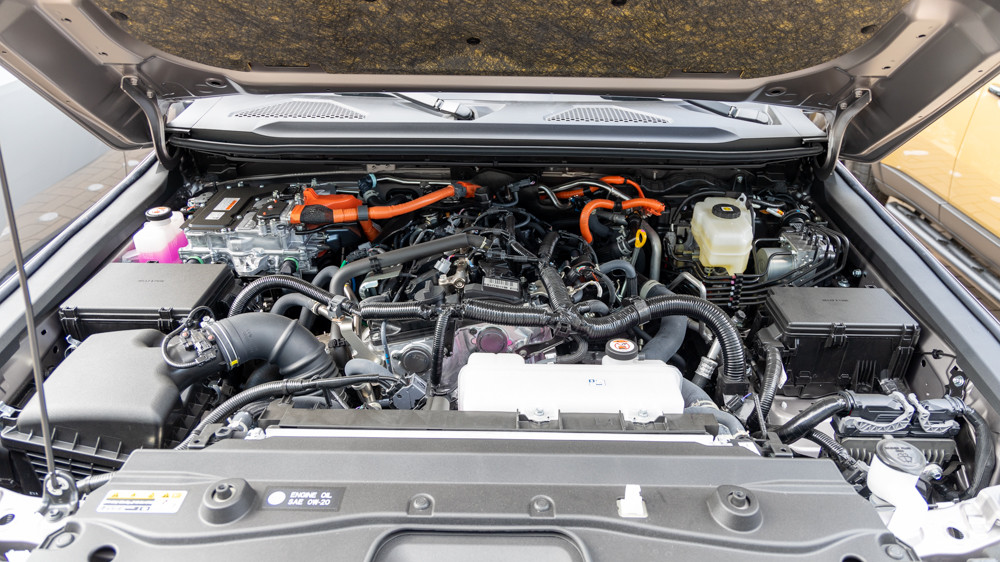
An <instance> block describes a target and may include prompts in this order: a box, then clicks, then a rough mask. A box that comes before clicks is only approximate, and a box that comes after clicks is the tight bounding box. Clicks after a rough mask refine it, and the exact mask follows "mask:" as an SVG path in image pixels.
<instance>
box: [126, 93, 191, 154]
mask: <svg viewBox="0 0 1000 562" xmlns="http://www.w3.org/2000/svg"><path fill="white" fill-rule="evenodd" d="M121 88H122V91H123V92H125V94H126V95H127V96H128V97H130V98H132V101H134V102H135V103H136V105H138V106H139V109H141V110H142V112H143V113H144V114H145V115H146V120H147V121H148V122H149V135H150V137H151V138H152V139H153V149H154V150H155V151H156V158H157V160H159V161H160V164H162V165H163V167H164V168H166V169H168V170H172V169H174V168H175V167H177V163H178V162H179V160H180V156H179V154H178V153H177V152H171V151H170V150H169V149H168V148H167V133H166V122H165V120H164V115H163V110H162V109H161V108H160V104H159V101H158V100H157V99H156V94H155V93H154V92H153V90H150V89H146V88H143V87H142V85H141V83H140V82H139V79H138V78H137V77H135V76H123V77H122V82H121Z"/></svg>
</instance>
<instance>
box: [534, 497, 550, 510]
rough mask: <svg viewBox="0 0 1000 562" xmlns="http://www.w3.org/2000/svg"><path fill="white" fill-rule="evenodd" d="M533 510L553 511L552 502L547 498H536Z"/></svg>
mask: <svg viewBox="0 0 1000 562" xmlns="http://www.w3.org/2000/svg"><path fill="white" fill-rule="evenodd" d="M531 509H534V510H535V511H548V510H550V509H552V502H550V501H549V500H548V499H547V498H535V499H534V500H532V502H531Z"/></svg>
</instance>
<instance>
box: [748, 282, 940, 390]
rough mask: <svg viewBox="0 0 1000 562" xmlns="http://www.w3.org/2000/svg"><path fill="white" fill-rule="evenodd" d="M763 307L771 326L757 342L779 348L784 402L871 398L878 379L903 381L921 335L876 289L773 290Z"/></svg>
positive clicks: (906, 315)
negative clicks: (838, 395)
mask: <svg viewBox="0 0 1000 562" xmlns="http://www.w3.org/2000/svg"><path fill="white" fill-rule="evenodd" d="M765 307H766V312H767V315H768V316H769V317H770V319H771V321H772V322H773V323H772V324H771V325H770V326H768V327H766V328H764V329H763V330H761V331H760V332H759V338H760V340H761V341H762V343H765V344H767V343H768V342H776V343H777V345H778V346H779V347H780V348H781V349H782V358H783V360H784V363H785V372H786V374H787V375H788V380H787V381H786V382H785V384H784V386H783V387H782V388H781V393H782V394H784V395H785V396H801V397H803V398H815V397H819V396H825V395H828V394H833V393H835V392H837V391H839V390H842V389H846V388H850V389H853V390H856V391H857V392H873V391H874V392H878V391H879V388H878V381H880V380H886V379H891V378H902V377H903V375H904V374H905V372H906V368H907V366H908V365H909V362H910V357H911V356H912V354H913V349H914V347H915V346H916V343H917V338H918V337H919V336H920V325H919V324H917V321H916V320H914V319H913V317H912V316H910V314H909V313H907V312H906V310H904V309H903V307H902V306H900V305H899V303H897V302H896V300H895V299H893V298H892V295H890V294H889V293H887V292H886V291H884V290H883V289H877V288H868V289H862V288H838V287H777V288H774V289H771V290H770V292H769V295H768V298H767V303H766V305H765Z"/></svg>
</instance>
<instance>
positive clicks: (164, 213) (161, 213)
mask: <svg viewBox="0 0 1000 562" xmlns="http://www.w3.org/2000/svg"><path fill="white" fill-rule="evenodd" d="M173 213H174V210H173V209H171V208H170V207H153V208H152V209H148V210H147V211H146V220H148V221H166V220H170V218H171V216H172V215H173Z"/></svg>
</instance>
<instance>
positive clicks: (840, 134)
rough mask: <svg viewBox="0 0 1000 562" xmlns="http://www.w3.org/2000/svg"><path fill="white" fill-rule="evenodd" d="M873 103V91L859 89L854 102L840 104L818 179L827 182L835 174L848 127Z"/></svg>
mask: <svg viewBox="0 0 1000 562" xmlns="http://www.w3.org/2000/svg"><path fill="white" fill-rule="evenodd" d="M871 101H872V91H871V90H866V89H862V88H858V89H856V90H854V101H852V102H850V103H848V102H846V101H845V102H841V103H840V113H838V114H837V116H836V117H834V119H833V124H832V125H830V132H829V133H828V134H827V140H826V159H825V160H823V163H822V164H821V165H820V166H819V168H818V169H817V170H816V177H817V179H820V180H825V179H826V178H828V177H830V174H832V173H833V169H834V168H836V167H837V161H838V160H839V159H840V148H841V145H842V144H843V143H844V134H845V133H846V132H847V126H848V125H850V124H851V120H852V119H854V118H855V117H856V116H857V115H858V113H861V110H862V109H864V108H865V107H868V104H869V103H871Z"/></svg>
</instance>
